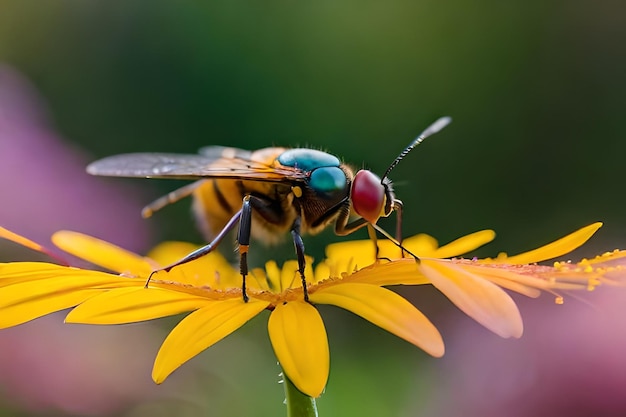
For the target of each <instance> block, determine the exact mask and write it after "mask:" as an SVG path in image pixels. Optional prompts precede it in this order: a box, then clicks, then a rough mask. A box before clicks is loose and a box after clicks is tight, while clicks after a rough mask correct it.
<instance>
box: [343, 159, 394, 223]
mask: <svg viewBox="0 0 626 417" xmlns="http://www.w3.org/2000/svg"><path fill="white" fill-rule="evenodd" d="M350 197H351V198H352V207H353V208H354V211H356V213H357V214H358V215H359V216H361V217H363V218H364V219H365V220H367V221H368V222H370V223H376V221H378V219H379V218H380V215H381V212H382V210H383V204H384V203H385V187H384V186H383V185H382V184H381V182H380V178H379V177H378V176H377V175H376V174H374V173H372V172H370V171H363V170H361V171H359V172H357V173H356V175H355V176H354V181H353V182H352V190H351V191H350Z"/></svg>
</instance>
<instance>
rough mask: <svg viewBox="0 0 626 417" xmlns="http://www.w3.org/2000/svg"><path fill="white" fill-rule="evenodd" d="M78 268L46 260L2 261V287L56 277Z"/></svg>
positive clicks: (0, 280) (0, 283) (0, 267)
mask: <svg viewBox="0 0 626 417" xmlns="http://www.w3.org/2000/svg"><path fill="white" fill-rule="evenodd" d="M68 270H69V271H72V270H77V271H78V269H73V268H68V267H66V266H61V265H56V264H50V263H46V262H8V263H0V288H2V287H6V286H8V285H13V284H17V283H21V282H26V281H37V280H40V279H48V278H54V277H55V276H57V275H58V274H63V273H65V271H68Z"/></svg>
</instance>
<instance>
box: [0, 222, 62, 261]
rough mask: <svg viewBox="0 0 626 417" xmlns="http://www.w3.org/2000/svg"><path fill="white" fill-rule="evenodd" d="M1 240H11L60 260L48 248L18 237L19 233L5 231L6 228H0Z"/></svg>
mask: <svg viewBox="0 0 626 417" xmlns="http://www.w3.org/2000/svg"><path fill="white" fill-rule="evenodd" d="M0 238H3V239H6V240H10V241H11V242H14V243H17V244H18V245H22V246H24V247H26V248H28V249H32V250H34V251H37V252H41V253H45V254H46V255H48V256H51V257H52V258H54V259H58V257H57V255H55V254H53V253H52V252H50V251H49V250H48V249H47V248H45V247H43V246H41V245H40V244H39V243H37V242H33V241H32V240H30V239H27V238H25V237H24V236H20V235H18V234H17V233H13V232H12V231H10V230H7V229H5V228H4V227H0ZM63 263H65V261H63Z"/></svg>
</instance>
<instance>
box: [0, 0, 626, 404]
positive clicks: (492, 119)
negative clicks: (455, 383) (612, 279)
mask: <svg viewBox="0 0 626 417" xmlns="http://www.w3.org/2000/svg"><path fill="white" fill-rule="evenodd" d="M624 11H625V9H624V4H623V2H620V1H603V2H592V1H573V2H567V1H554V0H551V1H530V2H521V1H516V2H499V1H488V0H483V1H474V2H463V1H446V2H438V1H432V0H420V1H396V0H392V1H387V2H377V1H341V2H337V1H326V0H322V1H317V2H309V3H304V2H289V1H269V2H263V3H253V2H242V1H229V2H227V1H189V0H187V1H176V2H174V1H162V0H157V1H155V0H153V1H136V0H129V1H124V2H122V1H108V2H105V1H84V0H83V1H72V0H65V1H58V0H57V1H51V0H39V1H37V2H33V1H7V0H0V62H2V63H4V64H7V65H10V66H11V67H12V68H14V69H15V70H17V71H19V72H20V73H21V74H22V75H23V76H24V77H26V78H28V79H29V80H30V81H31V82H32V83H33V84H34V86H35V87H36V89H37V90H38V91H39V93H40V94H41V95H42V96H43V98H44V100H45V102H46V105H47V109H48V112H49V114H50V118H51V120H53V123H54V129H55V130H56V132H57V133H58V134H59V135H61V136H63V137H64V138H66V140H67V141H68V142H69V143H72V144H74V145H76V146H80V147H81V148H82V149H83V150H85V151H86V152H88V153H89V154H90V158H91V159H95V158H99V157H103V156H106V155H110V154H115V153H122V152H131V151H167V152H181V153H194V152H195V151H196V150H197V149H198V148H200V147H202V146H206V145H211V144H216V145H229V146H236V147H241V148H246V149H256V148H261V147H266V146H273V145H276V146H311V147H314V148H318V149H324V150H327V151H329V152H331V153H333V154H336V155H338V156H340V157H341V158H342V159H343V160H344V161H345V162H347V163H350V164H352V165H353V166H355V167H357V168H359V167H362V166H365V167H368V168H370V169H372V170H373V171H374V172H378V173H382V172H384V170H385V169H386V167H387V166H388V164H389V163H390V162H391V161H392V160H393V158H395V156H396V155H397V154H398V153H399V152H400V151H401V150H402V149H403V148H404V147H405V146H406V144H407V143H408V142H409V141H410V140H411V139H412V138H413V137H414V136H415V135H416V134H417V133H419V132H420V131H421V130H422V129H423V128H425V127H426V126H427V125H428V124H429V123H431V122H432V121H433V120H435V119H436V118H437V117H439V116H443V115H450V116H452V118H453V120H454V121H453V123H452V125H450V126H449V127H448V128H446V129H445V131H443V132H441V133H440V134H438V135H437V136H436V137H433V138H431V139H429V140H427V141H426V142H425V143H424V144H422V145H421V146H420V147H418V148H417V149H416V150H415V151H413V152H412V153H411V154H410V155H409V156H408V157H407V158H406V159H405V160H404V161H403V162H402V163H401V164H400V165H399V166H398V167H397V168H396V169H395V170H394V171H393V175H392V176H391V177H392V179H394V181H395V184H396V192H397V195H398V197H399V198H400V199H402V200H403V201H404V203H405V225H404V230H405V234H406V235H410V234H414V233H418V232H425V233H429V234H432V235H434V236H435V237H437V238H438V239H439V240H440V241H441V242H447V241H449V240H452V239H454V238H456V237H458V236H460V235H463V234H466V233H470V232H473V231H476V230H479V229H482V228H493V229H495V230H496V231H497V232H498V238H497V243H496V244H492V245H491V246H489V247H488V248H486V249H484V250H481V251H480V252H478V253H477V254H478V255H481V256H482V255H491V256H493V255H495V254H497V252H498V251H501V250H503V251H508V252H517V251H522V250H526V249H530V248H532V247H534V246H537V245H540V244H542V243H546V242H548V241H550V240H552V239H555V238H557V237H559V236H561V235H564V234H566V233H569V232H570V231H572V230H574V229H576V228H578V227H581V226H583V225H586V224H589V223H591V222H593V221H597V220H601V221H604V222H605V226H604V228H603V229H602V230H601V232H600V233H599V235H598V236H597V237H596V238H594V241H593V243H592V244H591V245H589V246H586V247H585V249H583V250H580V251H578V252H577V255H575V256H578V255H580V256H591V255H594V254H595V253H596V252H598V251H603V250H608V249H613V248H614V247H618V246H621V247H624V246H626V244H625V243H624V240H625V239H624V236H625V235H626V233H625V232H626V217H625V216H624V204H625V203H626V193H624V192H623V185H622V183H621V180H622V179H623V177H624V172H625V167H624V160H625V159H624V155H625V154H626V141H624V138H625V137H626V123H624V121H625V120H624V110H625V109H626V53H625V49H624V42H625V41H626V13H624ZM3 146H4V145H3ZM23 169H24V170H28V169H29V161H28V160H24V161H23ZM15 175H19V172H16V173H15ZM110 181H115V184H122V183H125V182H128V181H131V182H132V181H134V180H110ZM138 184H139V186H141V187H144V188H145V189H146V200H145V202H146V203H147V202H149V201H150V198H152V197H157V196H159V195H161V194H163V193H166V192H168V191H170V190H172V189H173V188H175V187H176V186H177V185H179V184H178V183H175V182H167V181H140V182H139V183H138ZM24 192H26V191H24ZM14 198H19V194H18V195H16V196H15V197H14ZM188 208H189V203H188V202H183V203H180V204H177V205H175V206H173V207H170V208H168V209H166V210H164V211H163V213H160V214H159V215H157V216H156V217H155V218H154V219H152V220H150V222H151V225H152V226H153V227H154V230H155V231H156V233H155V238H154V240H153V241H152V242H149V243H146V246H145V247H146V248H148V247H149V246H150V245H151V244H153V243H155V242H157V241H159V240H162V239H190V240H193V241H198V242H199V241H200V237H199V235H198V233H197V232H196V231H195V230H194V227H193V222H192V221H191V216H190V215H189V212H188ZM142 221H143V220H141V218H140V217H139V215H137V222H142ZM382 224H383V225H384V226H385V227H386V228H387V229H388V230H393V224H392V223H389V222H382ZM359 237H365V235H364V234H359ZM337 239H338V238H336V237H335V236H334V235H333V234H332V232H328V233H324V234H323V235H322V236H318V237H313V238H308V239H306V240H305V243H306V244H307V250H308V251H309V252H310V253H311V254H313V255H314V256H315V257H317V258H319V257H321V256H322V254H323V247H324V245H325V244H327V243H329V242H331V241H336V240H337ZM291 250H292V249H290V246H289V245H286V246H285V251H284V253H286V255H285V257H286V258H288V257H291V256H292V252H290V251H291ZM414 297H417V298H415V299H416V300H419V301H420V302H421V303H422V304H421V305H425V306H424V310H425V311H426V312H427V313H428V314H430V316H431V317H433V320H434V321H435V322H436V324H440V325H441V326H440V327H441V328H442V329H443V330H442V331H443V333H444V339H445V338H446V333H445V328H446V327H445V326H446V323H448V322H450V321H455V320H460V319H461V318H460V313H458V312H456V311H453V309H452V308H450V306H449V305H447V304H446V303H445V301H444V300H443V299H442V298H441V297H439V296H437V295H436V294H435V293H434V292H428V291H426V292H424V293H422V294H418V295H414ZM547 303H548V304H550V303H551V301H550V300H548V301H547ZM421 305H420V306H421ZM323 313H324V314H325V318H328V319H329V320H327V324H328V327H329V329H328V331H329V338H330V345H331V355H332V371H331V380H330V383H329V386H328V389H327V393H326V394H325V395H324V396H322V398H321V399H320V400H319V407H320V413H321V415H322V416H345V415H374V416H376V415H381V416H382V415H414V413H415V412H416V410H419V407H416V403H420V402H422V401H426V400H427V398H428V397H429V396H430V393H431V392H433V391H437V390H438V389H441V387H439V386H437V385H433V384H430V383H429V375H431V373H432V372H434V373H436V372H437V371H438V370H437V367H438V363H439V362H438V361H435V360H432V359H430V358H428V357H427V356H426V355H425V354H423V353H422V352H420V351H419V350H418V349H416V348H414V347H412V346H408V344H406V343H405V342H402V341H400V340H396V339H394V338H393V337H392V336H390V335H388V334H386V333H385V332H383V331H380V330H379V329H377V328H374V326H372V325H370V324H369V323H363V322H362V321H361V320H359V319H356V318H354V317H352V316H350V315H349V314H348V313H345V312H341V311H335V310H331V309H328V310H325V311H323ZM448 313H450V314H454V315H453V316H451V317H452V318H450V317H449V316H447V315H446V314H448ZM437 318H438V320H439V321H437ZM169 325H171V323H166V324H165V325H164V328H167V326H169ZM468 325H470V324H469V321H468ZM264 326H265V324H264V321H263V320H259V321H254V322H252V323H251V324H249V325H248V326H246V328H245V329H244V330H243V331H242V332H241V335H233V336H231V337H229V338H228V339H227V340H225V341H223V342H220V344H218V346H216V347H214V348H211V349H209V351H208V352H207V353H206V354H204V355H201V356H200V357H199V358H197V359H196V360H194V362H192V363H191V364H189V365H187V366H191V367H193V366H199V367H202V368H203V369H205V371H206V373H207V374H209V375H219V377H215V378H216V379H217V380H218V382H217V385H219V386H220V388H219V390H218V392H219V393H220V395H219V396H217V395H215V394H214V388H213V385H215V384H216V383H215V381H213V382H212V383H211V384H209V383H207V382H206V381H205V380H202V381H205V383H207V385H206V387H204V388H206V391H207V392H209V391H211V392H213V394H211V395H208V398H207V397H205V396H204V395H203V394H204V393H203V389H202V388H203V387H195V391H194V392H193V393H190V394H189V395H190V397H191V398H188V399H186V401H188V402H189V403H193V404H195V406H194V407H187V408H185V407H183V408H184V411H180V410H179V411H177V412H178V414H179V415H180V416H183V415H190V416H191V415H216V416H228V415H255V413H257V415H270V414H273V415H281V414H280V413H282V412H283V410H282V404H281V402H282V392H281V391H280V388H277V385H276V383H275V381H276V380H277V377H276V373H277V372H278V368H277V367H276V366H274V362H273V361H274V358H273V356H272V353H271V348H270V346H269V343H267V340H266V339H267V337H266V335H265V330H264ZM481 337H484V338H495V336H492V335H490V334H488V333H487V332H483V333H481ZM155 349H156V347H155ZM150 354H152V352H150ZM194 364H195V365H194ZM94 377H95V378H97V376H94ZM146 377H148V376H146ZM207 378H208V379H209V380H211V378H213V377H207ZM223 378H227V379H228V387H229V389H226V388H225V387H224V384H223ZM233 387H234V388H233ZM230 388H232V390H231V389H230ZM161 389H167V386H166V385H165V386H163V387H161ZM192 394H193V395H192ZM237 401H242V403H237ZM409 403H410V404H411V407H412V408H409V407H408V406H407V404H409ZM233 404H236V407H234V406H233ZM187 405H188V404H187ZM168 406H169V407H174V408H175V407H176V406H175V405H172V404H169V405H168ZM142 407H144V408H148V409H150V411H145V410H144V411H145V413H148V414H146V415H159V414H155V411H154V410H152V409H151V408H150V405H149V404H148V405H145V404H144V405H142V406H141V407H139V408H137V409H133V410H131V411H128V412H127V415H144V414H142V413H143V412H144V411H141V410H142ZM154 407H156V405H154ZM233 410H234V411H233ZM252 410H255V411H252ZM407 410H410V411H407ZM18 412H19V407H17V409H16V408H12V409H11V411H7V413H9V414H6V415H15V413H18ZM22 412H24V413H27V412H26V411H22ZM46 412H48V413H52V414H51V415H54V414H53V413H54V412H53V411H46ZM0 415H2V414H1V413H0ZM164 415H165V414H164Z"/></svg>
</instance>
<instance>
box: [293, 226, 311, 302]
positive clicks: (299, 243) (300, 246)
mask: <svg viewBox="0 0 626 417" xmlns="http://www.w3.org/2000/svg"><path fill="white" fill-rule="evenodd" d="M291 236H292V238H293V245H294V247H295V248H296V256H297V258H298V272H299V273H300V279H301V280H302V292H303V293H304V301H306V302H308V301H309V291H308V289H307V284H306V278H305V276H304V268H305V267H306V258H305V257H304V241H303V240H302V235H300V218H299V217H298V218H297V219H296V221H295V222H294V224H293V226H292V228H291Z"/></svg>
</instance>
